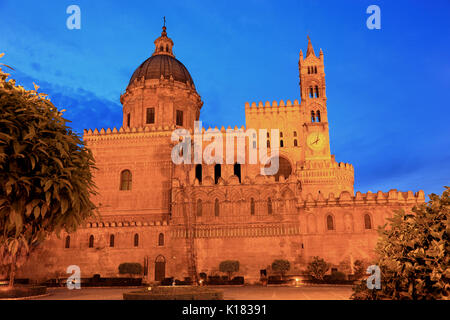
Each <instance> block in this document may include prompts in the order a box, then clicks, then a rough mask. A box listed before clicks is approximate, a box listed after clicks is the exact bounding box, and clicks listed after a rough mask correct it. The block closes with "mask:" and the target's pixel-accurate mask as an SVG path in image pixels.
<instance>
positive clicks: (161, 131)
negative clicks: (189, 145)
mask: <svg viewBox="0 0 450 320" xmlns="http://www.w3.org/2000/svg"><path fill="white" fill-rule="evenodd" d="M173 130H175V126H152V127H139V128H136V127H133V128H128V127H127V128H123V127H121V128H120V129H117V128H116V127H114V128H113V129H111V128H107V129H106V130H105V129H104V128H101V129H100V130H99V129H97V128H95V129H94V130H92V129H85V130H84V134H83V140H84V141H90V140H98V139H120V138H125V137H129V136H130V134H133V135H134V136H147V135H148V136H157V135H164V136H167V135H169V134H171V133H172V131H173Z"/></svg>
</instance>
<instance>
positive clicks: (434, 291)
mask: <svg viewBox="0 0 450 320" xmlns="http://www.w3.org/2000/svg"><path fill="white" fill-rule="evenodd" d="M445 189H446V190H445V191H444V192H443V194H442V196H441V197H439V196H438V195H436V194H431V195H430V201H429V202H428V203H423V204H421V205H419V206H416V207H414V208H413V209H412V213H405V211H404V210H400V211H398V212H396V213H395V215H394V217H393V218H392V219H389V220H390V224H389V228H386V226H384V227H383V228H381V229H380V230H379V232H380V239H379V241H378V244H377V248H376V253H377V261H376V265H378V267H379V268H380V269H381V289H380V290H370V289H368V288H367V285H366V281H362V282H361V284H359V285H358V286H356V287H355V288H354V294H353V296H352V298H353V299H394V300H398V299H411V300H419V299H420V300H422V299H426V300H430V299H449V298H450V267H449V266H450V258H449V252H450V241H449V240H450V239H449V234H448V231H449V229H450V222H449V221H450V219H449V218H450V216H449V215H450V213H449V208H450V200H449V194H450V188H449V187H445Z"/></svg>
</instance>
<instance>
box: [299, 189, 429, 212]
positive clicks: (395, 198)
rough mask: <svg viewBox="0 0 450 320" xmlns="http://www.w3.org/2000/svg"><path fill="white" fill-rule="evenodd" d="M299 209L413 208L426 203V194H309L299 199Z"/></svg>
mask: <svg viewBox="0 0 450 320" xmlns="http://www.w3.org/2000/svg"><path fill="white" fill-rule="evenodd" d="M297 200H298V201H297V207H298V208H307V207H324V206H365V205H399V206H406V207H413V206H414V205H418V204H421V203H424V202H425V193H424V192H423V190H420V191H418V192H416V193H413V192H412V191H408V192H401V191H397V190H395V189H392V190H390V191H389V192H382V191H378V192H377V193H372V192H370V191H369V192H367V193H361V192H359V191H358V192H356V194H355V196H352V195H351V193H350V192H347V191H344V192H341V193H340V194H339V195H338V196H337V197H335V195H334V194H333V193H330V194H329V195H328V197H324V196H323V194H321V193H318V194H315V195H312V194H311V193H308V194H307V195H306V196H304V197H301V196H300V197H298V199H297Z"/></svg>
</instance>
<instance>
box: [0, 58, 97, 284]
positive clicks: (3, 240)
mask: <svg viewBox="0 0 450 320" xmlns="http://www.w3.org/2000/svg"><path fill="white" fill-rule="evenodd" d="M1 56H3V54H2V55H0V57H1ZM8 76H9V74H7V73H4V72H3V71H2V70H1V68H0V265H2V266H3V268H5V267H6V269H7V270H8V273H9V280H10V281H9V286H10V287H12V286H13V285H14V277H15V273H16V269H17V267H19V266H20V265H21V264H23V263H24V262H25V261H26V259H27V257H28V256H29V254H30V253H31V252H32V250H33V249H34V248H35V247H36V246H37V245H39V244H40V243H42V242H43V241H44V240H45V239H46V238H47V237H48V236H49V235H50V234H51V233H56V234H57V235H59V233H60V232H61V231H62V230H65V231H66V232H73V231H75V230H76V229H77V227H78V226H79V225H80V224H81V223H82V222H83V221H84V220H85V219H87V218H89V217H92V216H94V215H95V214H96V213H95V206H94V204H93V203H92V202H91V200H90V195H92V194H95V193H96V192H95V185H94V183H93V180H92V173H91V169H93V168H94V158H93V156H92V153H91V151H90V150H89V149H87V148H86V146H85V145H84V143H83V141H82V140H81V138H80V137H79V136H78V135H77V134H76V133H74V132H73V131H72V130H71V129H70V128H69V127H68V126H67V125H66V124H67V122H68V120H66V119H64V118H63V117H62V112H60V111H58V109H57V108H56V107H55V106H54V105H53V104H52V103H51V102H50V101H49V99H48V98H47V96H46V95H45V94H43V93H38V92H37V90H38V88H39V87H38V86H37V85H35V90H25V89H24V88H23V87H22V86H16V84H15V81H14V80H12V79H10V80H7V78H8Z"/></svg>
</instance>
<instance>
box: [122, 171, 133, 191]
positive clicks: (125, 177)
mask: <svg viewBox="0 0 450 320" xmlns="http://www.w3.org/2000/svg"><path fill="white" fill-rule="evenodd" d="M131 182H132V176H131V171H130V170H123V171H122V172H121V173H120V190H131Z"/></svg>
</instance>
